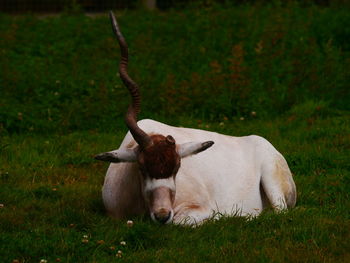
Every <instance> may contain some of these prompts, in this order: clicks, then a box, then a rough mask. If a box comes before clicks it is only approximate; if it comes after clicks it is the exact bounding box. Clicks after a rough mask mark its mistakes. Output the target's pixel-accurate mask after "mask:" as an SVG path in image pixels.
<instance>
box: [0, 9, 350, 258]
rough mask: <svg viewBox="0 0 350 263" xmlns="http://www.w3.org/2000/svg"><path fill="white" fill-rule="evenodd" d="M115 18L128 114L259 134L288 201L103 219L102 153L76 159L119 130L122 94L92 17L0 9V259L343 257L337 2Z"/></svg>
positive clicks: (345, 232)
mask: <svg viewBox="0 0 350 263" xmlns="http://www.w3.org/2000/svg"><path fill="white" fill-rule="evenodd" d="M118 17H119V21H120V24H121V27H122V30H123V32H124V35H125V37H126V38H127V40H128V42H129V46H130V48H131V62H130V73H131V75H132V76H134V78H135V79H136V80H137V81H138V82H139V83H140V84H141V86H142V95H143V98H144V104H143V112H142V114H141V117H146V118H153V119H156V120H160V121H163V122H165V123H168V124H171V125H180V126H185V127H194V128H201V129H207V130H211V131H217V132H220V133H224V134H229V135H233V136H243V135H249V134H257V135H261V136H263V137H265V138H267V139H268V140H269V141H270V142H271V143H272V144H273V145H274V146H275V147H276V148H277V149H278V150H279V151H280V152H281V153H282V154H283V155H284V156H285V157H286V159H287V161H288V163H289V166H290V168H291V170H292V172H293V174H294V179H295V182H296V185H297V192H298V200H297V205H296V208H294V209H292V210H290V211H288V212H287V213H283V214H275V213H273V212H271V211H266V212H264V213H263V214H262V215H261V216H259V217H257V218H255V219H252V220H246V219H244V218H222V219H221V220H219V221H215V222H208V223H206V224H204V225H203V226H201V227H199V228H188V227H180V226H174V225H166V226H162V225H158V224H155V223H153V222H152V221H151V220H150V219H149V217H148V216H145V217H138V218H132V220H133V221H134V226H133V227H131V228H129V227H127V225H126V220H123V221H118V220H114V219H112V218H110V217H108V216H107V215H106V214H105V211H104V208H103V203H102V199H101V186H102V184H103V179H104V174H105V172H106V169H107V166H108V165H107V164H105V163H100V162H97V161H95V160H94V159H93V158H92V157H93V156H94V155H95V154H96V153H100V152H103V151H106V150H111V149H113V148H117V147H118V145H119V143H120V142H121V140H122V139H123V136H124V135H125V133H126V127H125V125H124V123H123V115H124V113H125V110H126V107H127V104H128V102H129V97H128V95H127V92H126V90H125V88H124V87H122V85H121V82H120V80H119V79H118V76H117V75H116V71H117V66H118V60H119V49H118V46H117V45H116V41H115V39H114V37H113V35H112V33H111V28H110V25H109V21H108V19H107V17H106V16H99V17H97V18H89V17H86V16H83V15H75V16H71V15H67V14H66V15H63V16H59V17H53V18H46V19H39V18H37V17H33V16H17V17H9V16H6V15H1V14H0V92H1V95H0V204H2V206H0V262H13V261H14V260H18V261H19V262H40V260H41V259H46V260H48V262H55V261H56V259H57V258H59V259H60V260H61V262H72V263H74V262H84V263H85V262H118V261H122V262H208V261H213V262H347V261H349V260H350V254H349V251H350V242H349V240H350V227H349V226H350V213H349V208H350V196H349V193H350V165H349V164H350V162H349V157H350V154H349V150H350V137H349V134H350V118H349V116H350V114H349V113H350V111H349V105H350V103H349V101H350V98H349V88H348V87H349V84H348V83H349V79H350V78H349V77H350V75H349V74H350V57H349V52H350V46H349V41H348V40H349V37H350V31H349V29H350V24H349V21H350V12H349V9H348V8H345V7H344V8H341V7H338V8H335V7H332V8H320V7H315V6H309V7H305V8H302V7H300V6H298V5H295V4H293V3H291V4H288V5H286V6H282V5H278V4H275V5H268V6H263V5H259V4H257V5H241V6H230V5H227V6H225V7H222V6H218V5H210V4H209V5H208V6H206V7H202V8H188V9H185V10H173V11H169V12H166V13H157V12H156V13H142V12H141V11H132V12H130V11H125V12H122V13H119V16H118ZM179 54H181V56H180V55H179ZM253 112H255V113H256V114H254V113H253ZM85 235H86V236H87V238H84V236H85ZM83 239H87V240H88V242H87V243H86V242H85V243H84V242H82V240H83ZM101 240H103V241H101ZM121 241H125V242H126V245H125V246H123V245H121V244H120V242H121ZM118 250H121V251H122V257H121V258H118V257H116V254H117V251H118Z"/></svg>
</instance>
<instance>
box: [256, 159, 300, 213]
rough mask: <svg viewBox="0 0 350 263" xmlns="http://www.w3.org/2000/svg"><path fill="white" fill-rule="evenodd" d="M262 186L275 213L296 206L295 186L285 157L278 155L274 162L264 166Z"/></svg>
mask: <svg viewBox="0 0 350 263" xmlns="http://www.w3.org/2000/svg"><path fill="white" fill-rule="evenodd" d="M261 184H262V187H263V188H264V191H265V193H266V196H267V198H268V200H269V201H270V204H271V206H272V207H273V209H274V210H275V211H283V210H286V209H287V208H288V207H294V206H295V202H296V189H295V184H294V181H293V177H292V174H291V172H290V170H289V167H288V164H287V162H286V160H285V159H284V158H283V156H281V155H278V156H277V158H275V159H274V160H273V161H271V162H267V163H266V164H265V165H263V167H262V176H261Z"/></svg>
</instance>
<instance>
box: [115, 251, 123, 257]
mask: <svg viewBox="0 0 350 263" xmlns="http://www.w3.org/2000/svg"><path fill="white" fill-rule="evenodd" d="M122 254H123V252H122V251H121V250H118V252H117V254H116V255H115V256H116V257H118V258H121V257H122Z"/></svg>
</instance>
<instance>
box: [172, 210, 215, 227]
mask: <svg viewBox="0 0 350 263" xmlns="http://www.w3.org/2000/svg"><path fill="white" fill-rule="evenodd" d="M211 216H212V212H211V211H209V210H208V209H203V208H195V209H186V210H184V211H181V212H178V213H176V214H175V216H174V218H173V222H174V224H177V225H192V226H199V225H201V224H203V223H204V222H205V221H206V220H207V219H209V218H211Z"/></svg>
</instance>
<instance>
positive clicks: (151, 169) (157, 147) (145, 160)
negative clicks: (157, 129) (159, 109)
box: [140, 135, 180, 179]
mask: <svg viewBox="0 0 350 263" xmlns="http://www.w3.org/2000/svg"><path fill="white" fill-rule="evenodd" d="M151 139H152V142H153V144H152V146H149V147H147V148H146V149H143V150H142V152H141V154H142V162H140V164H141V165H142V166H143V170H144V171H146V172H147V174H148V176H150V177H152V178H155V179H162V178H169V177H170V176H172V175H174V174H176V172H177V169H178V168H179V166H180V157H179V155H178V154H177V152H176V144H175V140H174V141H172V140H171V139H170V140H169V137H165V136H163V135H152V136H151Z"/></svg>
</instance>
